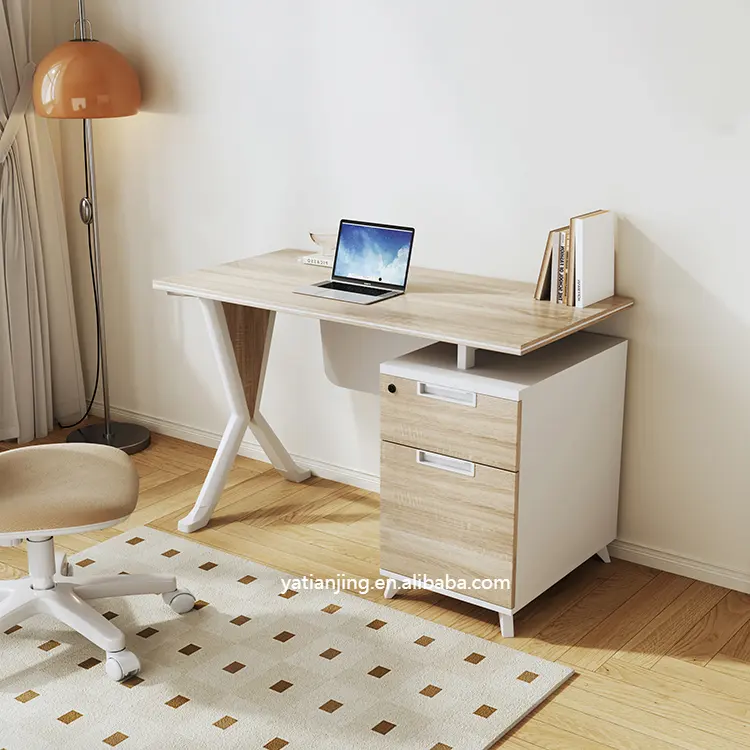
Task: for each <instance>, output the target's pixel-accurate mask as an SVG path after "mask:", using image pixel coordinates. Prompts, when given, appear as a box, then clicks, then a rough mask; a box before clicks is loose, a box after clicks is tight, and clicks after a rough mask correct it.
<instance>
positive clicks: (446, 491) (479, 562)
mask: <svg viewBox="0 0 750 750" xmlns="http://www.w3.org/2000/svg"><path fill="white" fill-rule="evenodd" d="M381 446H382V455H381V466H382V472H381V478H380V483H381V490H380V499H381V527H380V528H381V531H380V534H381V536H380V559H381V564H382V567H383V568H385V569H387V570H397V571H400V572H401V573H402V574H403V575H407V576H410V577H411V576H420V575H421V576H427V577H429V578H430V579H432V580H436V579H444V578H445V577H446V576H447V575H450V576H451V577H453V578H455V579H461V580H462V581H464V582H465V583H464V588H465V590H471V588H472V585H473V583H474V581H475V580H479V579H482V578H484V574H485V573H486V572H487V571H488V570H491V571H494V573H495V576H494V577H497V578H504V579H508V580H509V581H512V578H513V557H514V537H515V506H516V474H514V473H513V472H509V471H503V470H502V469H494V468H490V467H488V466H483V465H482V464H475V463H471V462H469V461H465V460H458V459H455V458H450V457H446V456H442V455H439V454H435V453H430V452H427V451H423V450H419V449H415V448H410V447H407V446H404V445H396V444H394V443H389V442H386V441H383V442H382V444H381ZM483 593H486V594H488V595H489V596H488V600H489V601H493V602H494V603H496V604H501V605H503V606H506V607H508V606H511V604H512V602H511V599H510V595H511V590H510V587H505V588H502V587H498V588H497V589H494V590H491V591H487V592H483Z"/></svg>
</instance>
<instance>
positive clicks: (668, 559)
mask: <svg viewBox="0 0 750 750" xmlns="http://www.w3.org/2000/svg"><path fill="white" fill-rule="evenodd" d="M111 412H112V417H113V418H114V419H121V420H125V421H128V422H135V423H136V424H142V425H143V426H144V427H148V428H149V429H150V430H152V431H153V432H157V433H159V434H161V435H169V436H170V437H175V438H179V439H180V440H187V441H189V442H191V443H198V445H206V446H208V447H210V448H216V447H217V446H218V445H219V441H220V440H221V435H220V434H219V433H216V432H209V431H208V430H201V429H198V428H195V427H190V426H189V425H185V424H180V423H179V422H171V421H169V420H167V419H160V418H158V417H152V416H149V415H147V414H140V413H138V412H134V411H130V410H128V409H116V408H113V409H112V410H111ZM92 413H93V414H95V415H96V416H101V415H102V409H101V404H98V403H95V404H94V408H93V409H92ZM240 455H242V456H247V457H248V458H254V459H256V460H258V461H265V462H266V463H270V462H269V461H268V458H267V457H266V454H265V453H264V452H263V450H262V449H261V447H260V446H259V445H258V443H256V442H255V441H253V440H248V439H247V438H245V440H243V441H242V445H241V446H240ZM291 455H292V458H293V459H294V460H295V461H296V462H297V463H298V464H299V465H300V466H303V467H305V468H307V469H310V471H312V473H313V474H315V476H319V477H323V478H324V479H330V480H332V481H334V482H342V483H344V484H350V485H352V486H354V487H360V488H362V489H363V490H369V491H370V492H379V491H380V477H379V476H377V475H376V474H368V473H367V472H363V471H357V470H355V469H348V468H346V467H344V466H337V465H335V464H329V463H327V462H326V461H319V460H317V459H312V458H308V457H307V456H299V455H296V454H291ZM609 551H610V554H611V555H612V557H618V558H620V559H622V560H627V561H629V562H634V563H638V564H640V565H646V566H648V567H650V568H656V569H657V570H665V571H667V572H668V573H674V574H676V575H681V576H686V577H688V578H694V579H696V580H698V581H704V582H706V583H713V584H715V585H717V586H725V587H726V588H730V589H735V590H736V591H742V592H744V593H747V594H750V573H743V572H741V571H738V570H731V569H729V568H720V567H718V566H716V565H710V564H709V563H705V562H702V561H700V560H693V559H691V558H689V557H682V556H681V555H676V554H674V553H672V552H667V551H665V550H660V549H657V548H655V547H643V546H641V545H639V544H634V543H633V542H624V541H619V540H616V541H614V542H612V544H610V545H609Z"/></svg>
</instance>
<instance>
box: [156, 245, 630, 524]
mask: <svg viewBox="0 0 750 750" xmlns="http://www.w3.org/2000/svg"><path fill="white" fill-rule="evenodd" d="M305 254H306V253H305V252H303V251H300V250H279V251H277V252H273V253H268V254H266V255H259V256H256V257H254V258H248V259H246V260H239V261H235V262H232V263H226V264H224V265H221V266H217V267H215V268H210V269H205V270H199V271H193V272H191V273H187V274H182V275H180V276H175V277H168V278H164V279H157V280H156V281H154V288H155V289H158V290H161V291H165V292H168V293H171V294H177V295H182V296H187V297H196V298H198V299H199V300H200V303H201V305H202V307H203V311H204V314H205V318H206V323H207V325H208V329H209V335H210V337H211V345H212V349H213V352H214V355H215V357H216V361H217V364H218V367H219V374H220V377H221V381H222V385H223V387H224V391H225V394H226V397H227V401H228V403H229V407H230V417H229V421H228V423H227V427H226V429H225V431H224V433H223V435H222V439H221V443H220V445H219V448H218V450H217V452H216V456H215V458H214V461H213V463H212V465H211V468H210V470H209V472H208V476H207V477H206V481H205V483H204V485H203V488H202V489H201V492H200V494H199V496H198V499H197V500H196V503H195V506H194V507H193V509H192V510H191V511H190V513H189V514H188V515H187V516H186V517H185V518H183V519H182V520H181V521H180V522H179V523H178V528H179V529H180V531H183V532H191V531H196V530H197V529H200V528H202V527H203V526H205V525H206V524H207V523H208V521H209V520H210V518H211V514H212V513H213V509H214V507H215V506H216V503H217V501H218V499H219V496H220V495H221V492H222V490H223V488H224V484H225V481H226V477H227V473H228V472H229V470H230V468H231V466H232V463H233V462H234V459H235V457H236V455H237V452H238V450H239V447H240V442H241V440H242V437H243V436H244V434H245V431H246V430H247V429H248V428H250V430H251V431H252V433H253V435H254V436H255V438H256V439H257V441H258V442H259V443H260V445H261V447H262V448H263V450H264V451H265V453H266V455H267V456H268V458H269V460H270V461H271V462H272V463H273V465H274V466H275V467H276V469H278V471H280V472H281V474H282V475H283V476H284V477H285V478H286V479H288V480H290V481H293V482H301V481H303V480H305V479H307V478H308V477H309V476H310V472H309V471H307V470H305V469H303V468H301V467H299V466H298V465H297V464H296V463H295V462H294V460H293V459H292V457H291V456H290V455H289V453H288V452H287V451H286V449H285V448H284V446H283V445H282V443H281V441H280V440H279V439H278V438H277V436H276V435H275V434H274V432H273V430H272V429H271V427H270V425H269V424H268V423H267V422H266V420H265V419H264V418H263V416H262V414H261V411H260V402H261V397H262V391H263V381H264V379H265V371H266V363H267V360H268V352H269V349H270V343H271V336H272V334H273V323H274V318H275V314H276V313H277V312H283V313H290V314H292V315H303V316H305V317H309V318H317V319H319V320H321V321H327V322H330V323H338V324H343V325H346V326H357V327H359V328H365V329H370V330H376V331H381V332H386V333H389V334H398V335H402V336H408V337H415V338H418V339H426V340H427V341H428V342H429V341H442V342H446V343H450V344H456V345H457V346H458V347H459V350H460V351H462V352H464V353H465V355H466V357H465V365H466V366H471V351H472V350H473V349H485V350H488V351H493V352H501V353H504V354H511V355H517V356H522V355H524V354H527V353H529V352H532V351H534V350H536V349H539V348H540V347H543V346H545V345H547V344H549V343H551V342H553V341H557V340H559V339H561V338H564V337H566V336H569V335H571V334H572V333H575V332H576V331H580V330H583V329H585V328H588V327H589V326H592V325H594V324H595V323H599V322H601V321H603V320H606V319H607V318H609V317H611V316H612V315H615V314H616V313H618V312H620V311H622V310H625V309H627V308H629V307H631V306H632V305H633V300H631V299H628V298H625V297H610V298H609V299H607V300H603V301H602V302H598V303H597V304H595V305H591V306H590V307H587V308H583V309H579V308H575V307H567V306H563V305H553V304H551V303H550V302H539V301H537V300H535V299H534V298H533V294H534V285H533V284H530V283H525V282H518V281H508V280H503V279H494V278H487V277H483V276H472V275H468V274H461V273H452V272H447V271H435V270H429V269H424V268H412V269H411V270H410V273H409V283H408V291H407V293H406V294H405V295H402V296H399V297H393V298H390V299H387V300H384V301H382V302H378V303H375V304H373V305H353V304H347V303H345V302H338V301H335V300H329V299H325V298H322V297H307V296H303V295H299V294H294V290H295V289H297V288H299V287H301V286H305V285H307V284H310V283H314V282H316V281H320V280H322V279H324V278H325V277H326V274H327V271H326V270H325V269H321V268H316V267H314V266H306V265H304V264H302V263H298V262H297V259H298V258H299V257H300V256H302V255H305ZM386 358H387V357H386Z"/></svg>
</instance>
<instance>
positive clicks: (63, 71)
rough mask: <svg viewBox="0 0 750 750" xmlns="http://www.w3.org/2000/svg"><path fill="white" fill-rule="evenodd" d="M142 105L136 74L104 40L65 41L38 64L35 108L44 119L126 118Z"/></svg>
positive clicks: (123, 58)
mask: <svg viewBox="0 0 750 750" xmlns="http://www.w3.org/2000/svg"><path fill="white" fill-rule="evenodd" d="M140 106H141V87H140V84H139V83H138V76H137V75H136V72H135V71H134V70H133V68H132V67H131V66H130V63H129V62H128V61H127V60H126V59H125V57H123V55H121V54H120V53H119V52H118V51H117V50H116V49H115V48H114V47H112V46H110V45H109V44H105V43H104V42H98V41H95V40H93V39H82V40H74V41H71V42H65V43H64V44H61V45H60V46H59V47H55V49H53V50H52V52H50V53H49V54H48V55H46V56H45V57H44V58H43V59H42V60H41V61H40V63H39V65H37V68H36V73H35V74H34V109H36V112H37V114H39V115H41V116H42V117H53V118H56V119H64V120H85V119H92V120H93V119H95V118H100V117H127V116H128V115H134V114H136V113H137V112H138V109H139V107H140Z"/></svg>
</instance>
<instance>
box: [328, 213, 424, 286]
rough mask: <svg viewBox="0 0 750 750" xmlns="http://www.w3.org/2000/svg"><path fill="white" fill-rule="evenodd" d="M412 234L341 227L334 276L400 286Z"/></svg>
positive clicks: (403, 279)
mask: <svg viewBox="0 0 750 750" xmlns="http://www.w3.org/2000/svg"><path fill="white" fill-rule="evenodd" d="M412 236H413V235H412V232H409V231H405V230H403V229H384V228H383V227H367V226H362V225H361V224H346V223H344V224H342V225H341V230H340V234H339V246H338V253H337V255H336V266H335V268H334V269H333V275H334V276H345V277H347V278H350V279H363V280H365V281H382V282H384V283H386V284H398V285H399V286H403V284H404V281H405V280H406V270H407V266H408V261H409V248H410V246H411V240H412Z"/></svg>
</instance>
